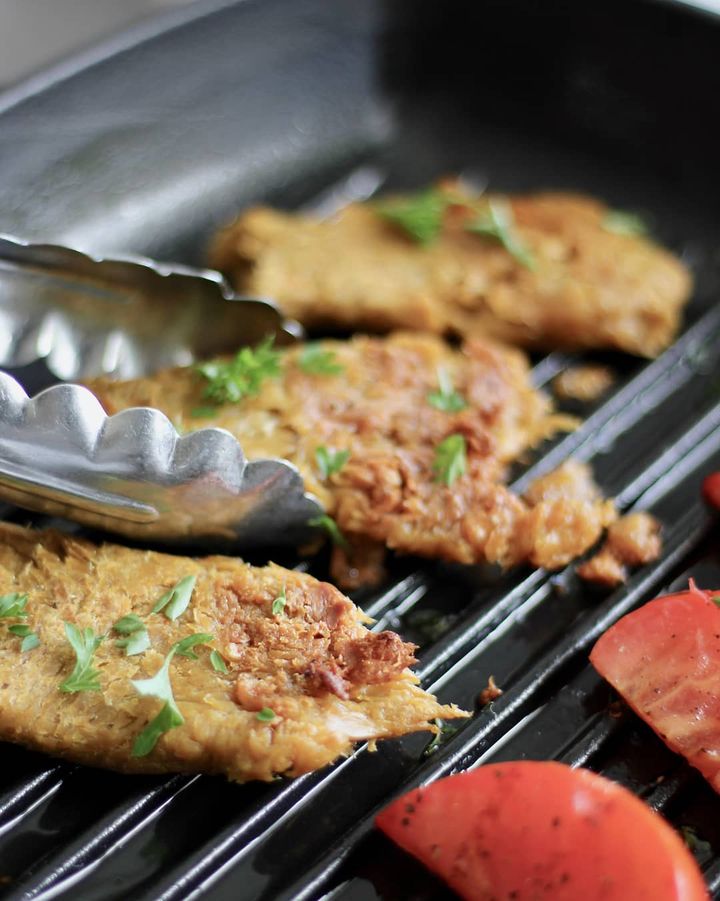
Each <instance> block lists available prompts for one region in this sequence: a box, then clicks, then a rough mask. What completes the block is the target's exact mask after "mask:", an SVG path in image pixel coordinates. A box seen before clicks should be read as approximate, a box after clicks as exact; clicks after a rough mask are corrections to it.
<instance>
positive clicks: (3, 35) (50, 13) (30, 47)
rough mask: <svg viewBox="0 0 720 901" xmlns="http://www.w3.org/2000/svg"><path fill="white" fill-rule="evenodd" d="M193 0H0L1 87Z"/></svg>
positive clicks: (186, 4)
mask: <svg viewBox="0 0 720 901" xmlns="http://www.w3.org/2000/svg"><path fill="white" fill-rule="evenodd" d="M192 2H195V0H0V90H1V89H2V88H4V87H8V86H9V85H11V84H13V82H16V81H19V80H20V79H22V78H24V77H25V76H26V75H30V74H32V73H33V72H35V71H37V70H38V69H40V68H42V67H43V66H45V65H47V64H48V63H53V62H56V61H57V60H59V59H62V58H63V57H64V56H67V55H68V54H69V53H72V52H73V51H75V50H80V49H82V48H83V47H86V46H88V45H90V44H92V43H94V42H95V41H97V40H99V39H102V38H105V37H108V36H110V35H112V34H113V33H115V32H118V31H121V30H122V29H123V28H125V27H126V26H128V25H133V24H135V23H137V22H140V21H142V20H143V19H147V18H149V17H150V16H153V15H156V14H157V13H159V12H163V11H164V10H167V9H171V8H172V7H178V6H188V5H189V4H190V3H192ZM719 2H720V0H719Z"/></svg>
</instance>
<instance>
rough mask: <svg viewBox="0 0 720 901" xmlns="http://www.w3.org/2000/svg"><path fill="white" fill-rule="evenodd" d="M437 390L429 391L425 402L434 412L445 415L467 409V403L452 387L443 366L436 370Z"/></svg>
mask: <svg viewBox="0 0 720 901" xmlns="http://www.w3.org/2000/svg"><path fill="white" fill-rule="evenodd" d="M437 379H438V390H437V391H431V392H430V393H429V394H428V396H427V402H428V403H429V404H430V406H431V407H435V409H436V410H443V411H444V412H445V413H459V412H460V411H461V410H464V409H465V408H466V407H467V401H466V400H465V398H464V397H463V396H462V394H460V393H459V392H458V391H456V390H455V388H454V387H453V383H452V379H451V377H450V375H449V373H448V371H447V370H446V369H445V368H444V367H443V366H438V370H437Z"/></svg>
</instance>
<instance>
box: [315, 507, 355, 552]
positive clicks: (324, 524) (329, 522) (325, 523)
mask: <svg viewBox="0 0 720 901" xmlns="http://www.w3.org/2000/svg"><path fill="white" fill-rule="evenodd" d="M308 525H309V526H314V527H315V528H317V529H324V530H325V531H326V532H327V534H328V535H329V537H330V539H331V541H332V543H333V544H334V545H336V546H337V547H340V548H342V549H343V550H344V551H348V550H350V545H349V544H348V542H347V538H345V536H344V535H343V533H342V532H341V531H340V526H339V525H338V524H337V523H336V522H335V520H334V519H333V518H332V516H328V515H327V514H326V513H324V514H323V515H322V516H313V518H312V519H309V520H308Z"/></svg>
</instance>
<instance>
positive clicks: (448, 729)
mask: <svg viewBox="0 0 720 901" xmlns="http://www.w3.org/2000/svg"><path fill="white" fill-rule="evenodd" d="M433 723H435V725H436V726H437V727H438V731H437V732H436V733H435V735H433V737H432V740H431V741H430V742H429V743H428V744H427V745H426V746H425V748H424V750H423V752H422V756H423V757H430V755H431V754H434V753H435V751H437V749H438V748H439V747H440V745H442V744H443V743H444V742H446V741H447V740H448V738H450V736H451V735H454V734H455V733H456V732H457V726H446V725H445V723H444V722H443V721H442V720H438V719H435V720H433Z"/></svg>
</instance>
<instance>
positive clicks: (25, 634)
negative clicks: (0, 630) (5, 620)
mask: <svg viewBox="0 0 720 901" xmlns="http://www.w3.org/2000/svg"><path fill="white" fill-rule="evenodd" d="M8 632H12V634H13V635H18V636H19V637H20V638H22V639H23V640H22V642H21V643H20V650H21V652H23V653H24V652H25V651H32V649H33V648H36V647H37V646H38V645H39V644H40V639H39V638H38V636H37V633H35V632H33V630H32V629H31V628H30V626H27V625H25V623H18V624H17V625H15V626H8Z"/></svg>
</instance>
